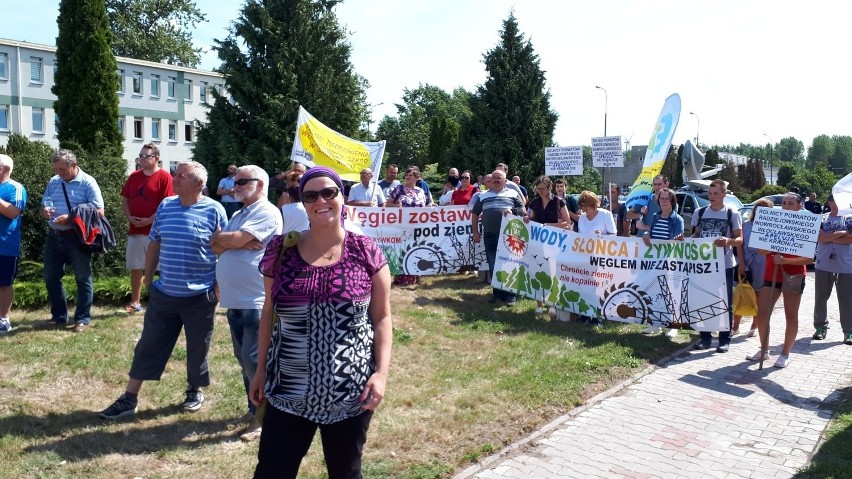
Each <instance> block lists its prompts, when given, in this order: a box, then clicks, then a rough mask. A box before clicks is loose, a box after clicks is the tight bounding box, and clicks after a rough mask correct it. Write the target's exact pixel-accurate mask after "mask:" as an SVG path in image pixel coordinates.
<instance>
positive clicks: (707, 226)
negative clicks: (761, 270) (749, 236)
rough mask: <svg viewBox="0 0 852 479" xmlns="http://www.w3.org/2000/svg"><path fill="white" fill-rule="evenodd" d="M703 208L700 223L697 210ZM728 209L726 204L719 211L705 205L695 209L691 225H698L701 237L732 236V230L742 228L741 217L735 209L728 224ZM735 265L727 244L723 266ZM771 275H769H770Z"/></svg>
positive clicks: (732, 249) (732, 251)
mask: <svg viewBox="0 0 852 479" xmlns="http://www.w3.org/2000/svg"><path fill="white" fill-rule="evenodd" d="M702 209H704V214H703V215H702V216H701V220H700V221H701V225H699V224H698V222H699V219H698V216H699V214H698V213H699V212H700V211H701V210H702ZM728 210H729V208H728V207H727V206H725V207H722V209H720V210H719V211H714V210H713V209H712V208H710V207H709V206H705V207H702V208H699V209H697V210H695V213H694V214H693V215H692V226H693V227H695V226H700V228H701V237H702V238H718V237H720V236H724V237H726V238H731V237H733V231H731V230H732V229H733V230H742V229H743V218H742V216H740V215H739V213H737V212H736V211H734V212H732V214H731V225H730V227H729V226H728ZM736 265H737V259H736V257H735V256H734V248H733V247H731V246H728V247H726V248H725V268H733V267H734V266H736ZM770 276H771V275H770Z"/></svg>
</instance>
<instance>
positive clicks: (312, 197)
mask: <svg viewBox="0 0 852 479" xmlns="http://www.w3.org/2000/svg"><path fill="white" fill-rule="evenodd" d="M339 194H340V188H338V187H336V186H329V187H328V188H323V189H321V190H319V191H317V190H305V191H302V203H313V202H315V201H316V200H318V199H319V197H320V196H322V199H324V200H326V201H330V200H333V199H335V198H337V195H339Z"/></svg>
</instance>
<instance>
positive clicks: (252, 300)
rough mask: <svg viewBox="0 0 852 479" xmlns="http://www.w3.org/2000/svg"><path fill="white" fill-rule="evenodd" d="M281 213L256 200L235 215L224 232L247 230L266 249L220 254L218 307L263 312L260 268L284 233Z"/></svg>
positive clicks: (217, 275)
mask: <svg viewBox="0 0 852 479" xmlns="http://www.w3.org/2000/svg"><path fill="white" fill-rule="evenodd" d="M282 223H283V221H282V219H281V213H280V212H279V211H278V208H276V207H275V205H273V204H272V203H270V202H269V201H268V200H266V199H262V200H260V201H256V202H254V203H252V204H250V205H248V206H246V207H244V208H242V209H240V210H239V211H237V212H236V213H234V216H232V217H231V219H230V221H228V225H227V226H225V228H224V229H222V231H244V232H246V233H248V234H250V235H252V236H254V238H255V239H256V240H258V241H260V242H261V243H263V249H259V250H250V249H229V250H226V251H225V252H223V253H222V254H220V255H219V262H218V263H217V264H216V281H217V282H218V283H219V304H220V305H221V306H222V307H223V308H228V309H261V308H262V307H263V300H264V299H265V296H266V294H265V291H264V288H263V275H261V274H260V271H259V270H258V269H257V265H258V264H259V263H260V259H261V258H263V254H264V252H265V251H266V245H267V244H269V242H270V241H271V240H272V237H273V236H274V235H279V234H281V228H282Z"/></svg>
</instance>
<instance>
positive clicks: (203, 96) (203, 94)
mask: <svg viewBox="0 0 852 479" xmlns="http://www.w3.org/2000/svg"><path fill="white" fill-rule="evenodd" d="M207 88H209V87H208V86H207V82H206V81H203V82H201V85H199V87H198V96H199V99H200V100H201V103H207Z"/></svg>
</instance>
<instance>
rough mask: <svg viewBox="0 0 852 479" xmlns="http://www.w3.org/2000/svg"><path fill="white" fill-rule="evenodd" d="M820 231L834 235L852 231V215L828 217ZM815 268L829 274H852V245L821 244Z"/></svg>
mask: <svg viewBox="0 0 852 479" xmlns="http://www.w3.org/2000/svg"><path fill="white" fill-rule="evenodd" d="M820 230H821V231H824V232H827V233H833V232H835V231H846V232H850V231H852V215H846V216H831V215H830V214H829V215H826V217H825V219H823V221H822V225H820ZM814 268H815V269H818V270H820V271H827V272H829V273H840V274H850V273H852V245H850V244H838V243H819V244H818V245H817V250H816V261H815V264H814Z"/></svg>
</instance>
